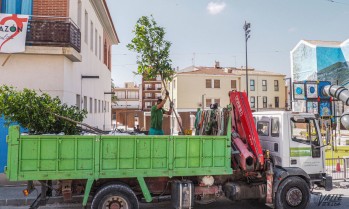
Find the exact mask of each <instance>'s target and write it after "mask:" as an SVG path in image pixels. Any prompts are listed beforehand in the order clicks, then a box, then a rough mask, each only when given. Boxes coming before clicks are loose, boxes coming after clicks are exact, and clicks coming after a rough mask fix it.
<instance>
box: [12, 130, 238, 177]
mask: <svg viewBox="0 0 349 209" xmlns="http://www.w3.org/2000/svg"><path fill="white" fill-rule="evenodd" d="M228 133H229V132H228ZM7 143H8V162H7V167H6V170H5V172H6V175H7V177H8V178H9V180H10V181H21V180H56V179H61V180H63V179H101V178H125V177H127V178H132V177H158V176H168V177H172V176H197V175H229V174H232V168H231V163H230V162H231V148H230V146H231V145H230V137H229V136H138V135H135V136H132V135H130V136H120V135H119V136H111V135H94V136H68V135H65V136H58V135H53V136H52V135H30V136H28V135H26V136H24V135H20V132H19V127H18V126H11V127H10V129H9V136H8V137H7Z"/></svg>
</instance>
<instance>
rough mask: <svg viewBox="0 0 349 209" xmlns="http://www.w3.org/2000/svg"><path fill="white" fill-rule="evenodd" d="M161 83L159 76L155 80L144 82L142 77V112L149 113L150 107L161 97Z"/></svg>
mask: <svg viewBox="0 0 349 209" xmlns="http://www.w3.org/2000/svg"><path fill="white" fill-rule="evenodd" d="M161 91H162V83H161V78H160V76H157V77H156V78H155V79H151V80H145V79H144V77H142V85H141V93H142V108H141V109H142V110H144V111H150V109H151V107H152V106H153V105H155V104H156V101H157V99H158V98H159V97H162V95H161Z"/></svg>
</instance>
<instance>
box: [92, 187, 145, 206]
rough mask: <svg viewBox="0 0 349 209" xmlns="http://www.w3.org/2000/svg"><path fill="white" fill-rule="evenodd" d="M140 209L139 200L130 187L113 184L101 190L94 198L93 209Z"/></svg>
mask: <svg viewBox="0 0 349 209" xmlns="http://www.w3.org/2000/svg"><path fill="white" fill-rule="evenodd" d="M112 208H116V209H138V208H139V204H138V199H137V196H136V194H135V193H134V192H133V191H132V190H131V189H130V187H128V186H126V185H122V184H111V185H107V186H105V187H103V188H102V189H100V190H99V191H98V192H97V193H96V195H95V196H94V197H93V200H92V205H91V209H112Z"/></svg>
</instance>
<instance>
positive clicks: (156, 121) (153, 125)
mask: <svg viewBox="0 0 349 209" xmlns="http://www.w3.org/2000/svg"><path fill="white" fill-rule="evenodd" d="M169 95H170V94H169V93H168V91H166V96H165V98H164V99H161V98H159V99H158V101H157V102H156V105H154V106H152V108H151V113H150V130H149V133H148V135H164V131H163V130H162V118H163V114H166V115H171V114H172V108H173V103H172V102H171V103H170V110H169V111H165V110H164V109H163V106H164V104H165V103H166V100H167V99H168V97H169Z"/></svg>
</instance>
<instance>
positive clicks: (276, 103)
mask: <svg viewBox="0 0 349 209" xmlns="http://www.w3.org/2000/svg"><path fill="white" fill-rule="evenodd" d="M275 108H279V97H275Z"/></svg>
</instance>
